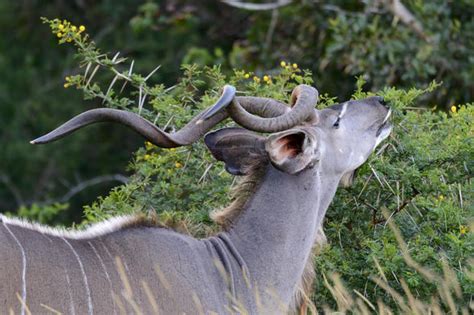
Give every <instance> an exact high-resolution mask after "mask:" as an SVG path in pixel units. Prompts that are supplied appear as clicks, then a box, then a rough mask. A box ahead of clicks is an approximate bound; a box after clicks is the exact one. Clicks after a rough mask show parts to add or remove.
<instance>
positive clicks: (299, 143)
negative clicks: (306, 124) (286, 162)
mask: <svg viewBox="0 0 474 315" xmlns="http://www.w3.org/2000/svg"><path fill="white" fill-rule="evenodd" d="M304 141H305V134H304V133H303V132H298V133H294V134H289V135H286V136H283V137H281V138H280V139H278V140H277V141H276V142H277V147H276V152H275V154H276V155H277V156H278V157H279V158H280V159H284V158H294V157H295V156H297V155H298V154H301V153H302V152H303V144H304Z"/></svg>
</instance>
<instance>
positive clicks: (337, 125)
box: [332, 117, 341, 129]
mask: <svg viewBox="0 0 474 315" xmlns="http://www.w3.org/2000/svg"><path fill="white" fill-rule="evenodd" d="M340 121H341V117H337V119H336V121H335V122H334V124H333V125H332V126H333V127H334V128H336V129H337V128H339V122H340Z"/></svg>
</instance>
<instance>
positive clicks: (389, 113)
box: [382, 108, 392, 125]
mask: <svg viewBox="0 0 474 315" xmlns="http://www.w3.org/2000/svg"><path fill="white" fill-rule="evenodd" d="M391 114H392V109H391V108H390V109H389V110H388V113H387V116H385V118H384V120H383V122H382V125H383V124H385V122H386V121H387V120H388V119H389V118H390V115H391Z"/></svg>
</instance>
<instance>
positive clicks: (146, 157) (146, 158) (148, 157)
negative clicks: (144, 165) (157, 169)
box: [143, 154, 151, 161]
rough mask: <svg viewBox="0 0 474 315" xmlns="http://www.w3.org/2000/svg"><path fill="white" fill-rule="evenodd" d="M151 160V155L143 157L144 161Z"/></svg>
mask: <svg viewBox="0 0 474 315" xmlns="http://www.w3.org/2000/svg"><path fill="white" fill-rule="evenodd" d="M150 158H151V155H150V154H145V155H144V156H143V159H144V160H145V161H148V160H149V159H150Z"/></svg>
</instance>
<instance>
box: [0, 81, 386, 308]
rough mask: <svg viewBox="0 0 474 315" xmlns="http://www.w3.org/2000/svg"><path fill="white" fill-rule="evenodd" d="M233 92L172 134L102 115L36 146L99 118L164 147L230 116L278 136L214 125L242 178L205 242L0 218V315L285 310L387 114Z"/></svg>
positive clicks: (378, 104)
mask: <svg viewBox="0 0 474 315" xmlns="http://www.w3.org/2000/svg"><path fill="white" fill-rule="evenodd" d="M234 93H235V90H234V89H233V88H232V87H228V86H227V87H226V88H225V89H224V94H223V96H222V97H221V99H220V100H219V101H218V102H217V104H216V105H215V106H214V107H213V108H211V109H210V110H208V111H205V112H203V113H201V114H200V115H198V116H197V117H196V118H194V119H193V120H192V121H191V122H190V123H188V125H186V126H185V127H184V128H183V129H182V130H180V131H178V132H177V133H175V134H167V133H165V132H163V131H161V130H160V129H158V128H157V127H156V126H154V125H153V124H151V123H149V122H148V121H145V120H144V119H142V118H140V117H138V116H137V115H134V114H131V113H126V112H122V111H117V110H108V109H100V110H93V111H89V112H86V113H83V114H81V115H79V116H77V117H75V118H73V119H72V120H71V121H69V122H67V123H65V124H64V125H62V126H60V127H59V128H57V129H56V130H54V131H53V132H51V133H50V134H48V135H46V136H44V137H41V138H39V139H37V140H35V141H34V143H45V142H49V141H52V140H55V139H57V138H59V137H62V136H64V135H65V134H68V133H70V132H72V131H74V130H76V129H78V128H80V127H82V126H84V125H87V124H90V123H93V122H97V121H106V120H111V121H118V122H121V123H123V124H126V125H128V126H129V127H131V128H133V129H135V130H136V131H137V132H139V133H141V134H142V135H143V136H144V137H145V138H147V139H148V140H149V141H151V142H153V143H155V144H156V145H159V146H162V147H174V146H179V145H186V144H189V143H192V142H194V141H196V140H197V139H199V138H200V137H201V136H202V135H204V134H205V133H206V132H207V131H208V130H209V129H211V128H212V126H214V125H216V124H217V123H218V122H220V121H221V120H223V119H224V118H227V117H228V116H231V117H232V119H233V120H234V121H236V122H238V123H239V124H240V125H242V126H244V127H246V128H247V129H249V130H254V131H260V132H276V133H273V134H271V135H270V136H268V137H264V136H262V135H259V134H256V133H253V132H251V131H249V130H247V129H240V128H224V129H221V130H218V131H216V132H213V133H210V134H208V135H207V136H206V137H205V142H206V145H207V146H208V147H209V149H210V151H211V153H212V154H213V155H214V157H215V158H216V159H218V160H221V161H223V162H224V163H225V165H226V169H227V170H228V171H229V172H230V173H232V174H235V175H245V176H246V177H244V180H243V182H242V183H241V184H240V187H239V188H238V189H237V194H236V196H235V200H234V203H233V204H232V205H231V206H230V207H229V208H227V209H225V210H223V211H221V212H216V213H214V214H213V217H214V218H215V220H216V221H217V222H219V223H221V224H222V225H223V226H224V229H223V231H222V232H221V233H219V234H217V235H215V236H212V237H209V238H206V239H195V238H192V237H189V236H185V235H182V234H179V233H176V232H174V231H172V230H169V229H166V228H161V227H157V226H155V225H154V224H152V222H149V221H147V220H142V219H140V218H138V217H129V218H115V219H113V220H111V221H107V222H104V223H101V224H99V225H96V226H93V227H91V228H90V230H87V231H85V232H61V231H58V230H52V229H51V230H48V229H46V228H44V227H40V226H35V225H31V224H29V223H24V222H21V221H19V220H16V219H8V218H6V217H2V216H0V283H1V290H0V313H3V312H7V311H8V310H10V309H12V310H13V311H14V312H15V313H22V314H24V313H25V312H28V310H31V311H32V312H33V313H35V312H36V313H43V312H46V311H48V309H54V310H57V311H60V312H62V313H70V314H87V313H88V314H93V313H95V314H112V313H122V312H125V313H129V312H134V313H160V314H183V313H186V314H195V313H202V314H211V313H213V312H215V313H218V314H228V313H250V314H280V313H285V312H288V311H289V310H290V309H289V308H290V305H291V303H292V301H293V300H294V297H295V294H296V293H297V291H298V290H299V287H301V286H302V285H303V283H302V282H303V277H304V273H305V268H306V270H307V271H308V270H310V269H311V266H312V265H311V263H310V262H311V249H312V247H313V244H314V241H315V239H316V238H317V235H318V231H319V230H320V228H321V224H322V221H323V218H324V215H325V212H326V209H327V208H328V205H329V204H330V202H331V200H332V198H333V196H334V194H335V192H336V189H337V186H338V184H340V183H341V182H342V183H345V184H347V183H348V182H349V181H350V180H351V177H352V175H353V172H354V170H355V169H356V168H357V167H359V166H360V165H361V164H362V163H364V162H365V161H366V159H367V157H368V156H369V155H370V154H371V152H373V150H374V148H375V147H376V146H377V145H378V144H379V143H380V141H382V140H383V139H384V138H386V137H387V136H388V134H389V133H390V130H391V126H390V125H389V124H388V123H387V119H388V117H389V115H390V111H389V110H388V109H387V108H386V107H385V106H384V105H383V102H382V100H381V98H379V97H372V98H368V99H364V100H360V101H350V102H346V103H343V104H340V105H335V106H332V107H329V108H327V109H323V110H315V109H314V105H315V104H316V102H317V97H318V94H317V91H316V90H315V89H313V88H311V87H309V86H298V87H297V88H296V89H295V90H294V91H293V94H292V103H293V104H294V105H293V108H291V109H290V108H289V107H287V106H285V105H284V104H281V103H279V102H276V101H274V100H271V99H263V98H251V97H234ZM255 115H258V116H260V117H257V116H255ZM239 193H240V194H239ZM308 266H309V267H308Z"/></svg>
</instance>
